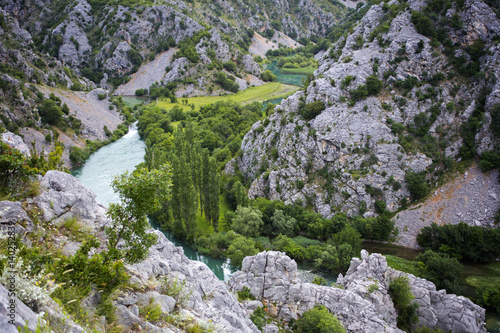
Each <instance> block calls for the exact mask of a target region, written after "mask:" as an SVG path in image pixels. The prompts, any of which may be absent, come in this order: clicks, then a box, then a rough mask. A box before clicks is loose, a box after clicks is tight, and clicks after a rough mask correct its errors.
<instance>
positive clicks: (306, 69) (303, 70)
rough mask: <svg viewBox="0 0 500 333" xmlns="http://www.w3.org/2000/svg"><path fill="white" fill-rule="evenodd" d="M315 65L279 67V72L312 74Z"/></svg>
mask: <svg viewBox="0 0 500 333" xmlns="http://www.w3.org/2000/svg"><path fill="white" fill-rule="evenodd" d="M317 69H318V68H317V67H304V68H281V72H282V73H285V74H304V75H307V74H312V73H314V71H315V70H317Z"/></svg>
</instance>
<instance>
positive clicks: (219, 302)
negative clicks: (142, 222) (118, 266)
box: [126, 231, 258, 332]
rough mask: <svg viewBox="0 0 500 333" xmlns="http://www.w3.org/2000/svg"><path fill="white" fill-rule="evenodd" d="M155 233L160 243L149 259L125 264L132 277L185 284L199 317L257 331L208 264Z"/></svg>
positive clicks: (235, 328)
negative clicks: (196, 259) (190, 256)
mask: <svg viewBox="0 0 500 333" xmlns="http://www.w3.org/2000/svg"><path fill="white" fill-rule="evenodd" d="M154 232H155V233H156V235H157V236H158V243H157V244H156V245H154V246H152V247H151V248H150V251H149V255H148V258H147V259H146V260H144V261H142V262H140V263H138V264H134V265H126V267H127V269H128V270H129V273H130V274H131V275H132V276H135V277H138V278H139V279H140V280H141V281H144V282H143V283H146V281H149V280H150V279H153V278H154V279H156V280H159V279H161V278H167V279H169V280H170V281H176V283H182V284H184V287H183V289H184V290H183V292H185V293H186V295H189V294H191V296H190V297H189V298H188V301H187V308H188V309H190V311H192V312H193V313H194V314H195V317H196V318H198V319H199V320H204V321H208V320H211V321H212V322H213V323H214V324H216V325H220V326H222V327H224V329H225V330H227V331H229V332H257V331H258V329H257V328H256V327H255V325H254V324H253V323H252V322H251V321H250V319H249V317H248V314H247V313H246V311H245V310H244V309H243V308H242V307H241V306H240V304H239V303H238V301H237V299H236V297H235V296H234V295H233V294H231V293H230V292H229V291H228V289H227V287H226V285H225V283H224V282H223V281H220V280H219V279H218V278H217V277H216V276H215V274H214V273H213V272H212V271H211V270H210V269H209V268H208V267H207V266H206V265H205V264H203V263H201V262H197V261H191V260H189V259H188V258H187V257H186V256H185V255H184V253H183V251H182V248H179V247H176V246H174V245H173V244H172V243H171V242H170V241H169V240H168V239H167V238H166V237H165V235H163V234H162V233H161V232H159V231H154Z"/></svg>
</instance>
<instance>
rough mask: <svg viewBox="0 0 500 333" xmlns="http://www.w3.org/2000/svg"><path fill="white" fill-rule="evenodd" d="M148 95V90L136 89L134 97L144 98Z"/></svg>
mask: <svg viewBox="0 0 500 333" xmlns="http://www.w3.org/2000/svg"><path fill="white" fill-rule="evenodd" d="M147 93H148V90H147V89H137V90H136V91H135V95H136V96H144V95H146V94H147Z"/></svg>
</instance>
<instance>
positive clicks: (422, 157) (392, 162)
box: [226, 1, 500, 231]
mask: <svg viewBox="0 0 500 333" xmlns="http://www.w3.org/2000/svg"><path fill="white" fill-rule="evenodd" d="M476 3H477V4H476ZM413 5H415V8H418V7H420V6H421V4H413V3H412V6H413ZM486 7H488V6H487V5H485V4H484V3H483V2H482V1H479V2H476V1H468V2H467V4H466V5H465V7H464V10H463V11H462V19H463V20H464V21H465V20H466V18H465V17H467V20H470V23H469V25H473V26H475V27H474V28H473V29H476V30H477V33H475V34H476V35H477V36H476V37H475V38H476V39H477V38H479V37H481V38H483V39H485V40H486V41H487V43H490V42H489V40H490V38H491V36H492V31H497V30H498V27H500V20H499V19H498V17H496V16H495V15H494V13H493V12H492V11H491V9H490V8H489V7H488V8H486ZM481 8H483V9H484V10H481ZM383 15H384V10H383V8H382V6H380V5H374V6H371V8H370V9H369V10H368V12H367V13H366V14H365V15H364V17H363V18H362V19H361V20H360V21H359V23H358V24H357V25H356V27H355V28H354V30H353V32H352V33H351V34H349V35H348V36H347V37H345V38H344V37H342V38H341V39H340V40H339V41H337V42H336V44H335V45H334V46H332V48H331V49H330V50H328V51H327V52H325V53H324V55H323V56H322V58H321V59H320V61H319V68H318V69H317V70H316V71H315V72H314V80H313V82H312V83H311V84H310V85H309V86H308V87H307V89H306V92H305V93H304V92H297V93H296V94H294V95H292V96H290V97H288V98H287V99H285V100H283V101H282V103H281V104H280V105H278V106H277V107H276V109H275V110H276V112H275V113H274V114H273V115H272V116H270V117H269V120H270V122H269V124H268V125H267V126H265V127H264V130H263V131H262V127H263V123H262V122H258V123H256V124H254V126H252V129H251V130H250V131H249V132H248V133H247V134H246V135H245V137H244V138H243V140H242V145H241V149H242V152H243V153H242V154H241V155H240V156H239V157H237V158H235V159H234V160H233V161H232V162H231V163H228V167H227V169H226V171H227V172H231V170H235V169H236V164H237V168H238V169H239V170H240V171H241V173H242V174H243V175H244V177H245V178H246V179H247V180H249V181H251V185H250V189H249V191H248V195H249V197H251V198H254V197H268V198H269V199H271V200H281V201H284V202H285V203H287V204H291V203H293V202H297V201H302V202H306V200H309V201H310V202H311V203H312V205H313V207H314V209H315V211H316V212H318V213H320V214H322V215H323V216H325V217H327V218H329V217H331V216H332V215H333V214H335V213H337V212H338V211H342V212H345V213H347V214H348V215H356V214H359V205H360V203H363V202H364V203H366V206H367V208H368V210H369V211H370V212H369V213H370V214H373V211H374V204H375V201H376V200H375V198H374V197H373V196H372V195H370V194H368V193H367V191H366V188H367V186H371V187H372V188H375V189H379V190H381V191H383V197H384V198H383V200H384V201H385V202H386V204H387V209H388V210H390V211H396V210H397V209H398V208H400V206H401V202H402V200H408V199H409V198H410V192H409V190H408V188H407V186H406V184H405V173H406V172H407V171H409V170H412V171H414V172H420V171H425V170H427V169H428V168H429V166H431V164H433V160H432V158H431V157H429V156H430V154H429V153H428V152H426V151H424V150H423V149H422V151H414V152H410V151H408V150H407V149H405V148H403V146H402V144H401V142H400V139H399V138H398V135H397V134H395V133H393V131H392V128H391V125H390V124H389V119H390V120H392V121H395V122H398V123H401V124H402V125H404V126H409V125H410V126H411V124H412V123H413V119H415V117H416V116H417V115H419V114H421V113H426V112H427V113H429V109H430V108H431V107H434V108H437V109H438V110H439V115H438V116H437V119H436V120H435V121H434V123H433V124H432V126H430V128H429V131H428V134H429V136H430V137H432V138H433V139H434V140H436V141H438V140H441V141H443V142H444V141H446V145H447V148H446V150H445V154H446V156H447V157H449V158H455V159H457V158H458V155H457V154H458V152H459V148H460V146H461V145H462V143H463V142H462V139H461V137H460V133H459V128H460V126H461V125H460V124H462V123H463V122H465V121H466V120H467V119H468V118H469V117H470V116H471V114H472V112H473V111H474V110H475V109H476V106H475V102H474V101H475V99H476V98H477V97H478V96H479V95H480V88H479V87H480V85H471V86H470V87H467V88H465V86H464V87H460V84H459V83H456V82H455V81H450V80H448V79H445V80H444V81H443V82H442V84H440V86H439V89H437V90H436V87H433V86H431V85H430V84H429V83H428V82H427V80H429V78H431V77H432V76H433V75H435V74H439V73H443V72H446V71H447V70H448V69H447V68H448V63H447V62H446V60H445V57H443V56H437V54H436V52H435V51H434V50H433V48H432V47H431V45H430V44H429V43H430V40H429V39H428V38H427V37H425V36H423V35H421V34H419V33H418V32H417V31H416V29H415V27H414V25H413V23H412V21H411V13H410V11H409V10H406V11H402V12H400V13H399V14H398V15H397V16H396V17H395V18H394V19H393V20H392V21H391V22H390V26H389V31H388V32H387V33H379V37H380V38H381V39H380V41H381V42H382V41H383V40H385V41H386V42H385V43H386V44H383V43H381V42H380V43H379V41H378V39H377V38H375V39H373V41H371V40H372V38H371V37H370V36H371V34H372V33H373V32H374V29H376V27H377V26H379V24H382V23H381V21H380V20H381V18H382V17H383ZM481 18H483V19H481ZM484 27H488V29H490V30H488V29H485V28H484ZM457 31H458V30H457ZM456 39H457V40H460V41H463V43H466V40H467V38H466V36H465V35H463V36H462V35H456ZM360 40H361V41H363V45H362V46H358V45H357V43H358V41H360ZM382 44H383V45H382ZM419 45H421V46H423V47H421V46H419ZM489 45H491V47H490V46H489ZM488 47H490V52H489V55H487V56H484V57H483V58H482V59H485V60H484V61H483V60H482V63H481V66H482V68H483V69H484V71H485V72H488V73H492V75H494V76H495V77H497V78H498V77H500V70H498V66H496V65H495V63H496V62H498V59H500V58H499V57H500V48H499V47H498V46H495V45H493V43H490V44H488ZM336 53H338V54H336ZM401 53H404V57H401V56H400V54H401ZM337 56H338V59H337ZM331 57H335V58H331ZM495 61H496V62H495ZM395 64H397V65H395ZM391 71H392V73H391ZM382 73H387V74H390V75H389V77H388V79H387V81H385V82H386V83H385V85H386V87H385V88H384V90H383V93H381V94H379V95H378V96H377V97H368V98H365V99H363V100H359V101H357V102H356V103H354V102H353V103H350V104H348V103H347V101H348V100H349V99H350V91H352V90H354V89H355V88H357V87H360V86H361V85H364V84H365V83H366V79H367V78H368V77H369V76H372V75H375V76H377V77H379V79H381V78H385V77H382ZM348 76H351V77H352V78H353V80H352V82H351V83H350V84H349V85H345V86H343V84H342V82H343V81H344V80H345V79H346V78H347V77H348ZM408 78H416V79H418V80H419V81H420V82H421V86H420V87H413V89H411V91H408V92H407V93H402V92H401V89H399V88H397V87H395V86H394V87H393V85H395V83H396V82H401V81H403V80H406V79H408ZM493 81H495V80H493ZM391 82H392V83H391ZM496 82H497V83H495V87H494V89H493V91H492V93H491V94H490V95H489V96H488V99H487V101H488V104H487V105H488V106H491V105H493V104H492V103H495V101H499V102H500V93H498V91H500V85H499V84H498V82H499V80H498V79H497V80H496ZM454 85H456V86H455V88H454ZM453 89H455V90H456V89H458V93H455V92H454V90H453ZM427 91H434V93H436V94H437V96H436V98H434V100H433V99H432V98H423V97H422V94H423V93H424V92H427ZM386 92H387V93H386ZM403 95H404V96H403ZM315 101H322V102H323V103H324V105H325V109H324V110H323V111H322V112H321V113H320V114H319V115H317V116H316V117H315V118H314V119H311V120H305V119H304V118H303V117H302V116H300V115H299V111H300V110H299V109H300V105H301V103H312V102H315ZM460 101H461V102H460ZM459 102H460V103H462V104H463V109H464V110H463V111H460V112H450V111H449V110H447V109H448V107H449V106H450V105H451V106H453V105H458V103H459ZM489 122H490V116H489V114H488V113H486V114H485V124H484V125H483V127H482V129H481V131H480V132H479V133H478V134H477V136H476V140H477V142H478V143H480V147H479V150H478V151H485V150H488V149H494V147H496V146H497V145H498V139H497V138H494V137H493V136H492V135H491V130H489V127H488V126H489ZM271 149H276V151H277V155H278V158H276V159H271V158H269V151H270V150H271ZM424 152H425V153H426V154H427V155H426V154H424ZM262 169H267V170H268V172H264V173H262ZM319 171H321V172H323V173H328V174H329V175H330V177H327V178H328V182H329V184H328V185H329V186H330V188H332V187H333V188H335V189H336V190H335V191H331V190H330V191H328V190H327V189H326V186H324V185H325V184H324V183H323V182H321V184H319V183H318V182H317V181H315V182H310V181H308V180H310V175H311V174H314V173H315V172H319ZM331 175H334V177H331ZM391 176H392V177H393V179H394V180H395V181H397V182H399V183H400V184H401V185H402V186H401V187H400V186H396V187H393V186H390V184H388V179H389V177H391ZM324 180H325V182H326V181H327V180H326V178H325V179H324ZM299 181H302V182H303V183H304V184H305V186H304V187H303V188H300V189H299V188H297V186H296V183H297V182H299ZM328 192H330V193H328ZM400 231H401V230H400Z"/></svg>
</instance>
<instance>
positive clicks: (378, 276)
mask: <svg viewBox="0 0 500 333" xmlns="http://www.w3.org/2000/svg"><path fill="white" fill-rule="evenodd" d="M400 276H406V277H408V279H409V285H410V287H411V292H412V293H413V295H414V296H415V302H416V303H418V304H419V307H418V309H417V314H418V316H419V322H418V323H417V325H421V326H426V327H430V328H432V327H437V328H440V329H442V330H444V331H445V332H450V331H451V332H471V333H475V332H486V328H485V323H484V319H485V309H483V308H481V307H480V306H478V305H476V304H474V303H473V302H472V301H471V300H469V299H467V298H465V297H463V296H457V295H454V294H447V293H446V291H445V290H436V286H435V285H434V283H432V282H430V281H427V280H425V279H421V278H418V277H415V276H414V275H412V274H407V273H403V272H400V271H397V270H394V269H392V268H388V266H387V261H386V259H385V257H384V256H382V255H381V254H378V253H374V254H371V255H368V252H366V251H365V250H362V251H361V259H359V258H353V259H352V260H351V266H350V267H349V270H348V271H347V273H346V276H345V277H343V278H342V277H340V278H339V279H338V280H337V283H339V284H343V285H344V286H345V287H346V289H347V290H354V291H356V292H358V293H363V289H362V288H363V287H361V288H360V286H362V285H363V283H370V282H371V283H373V281H377V284H378V286H379V288H378V291H376V292H375V293H377V292H379V291H382V292H383V293H385V294H387V291H388V288H389V283H390V282H391V281H393V280H394V279H396V278H398V277H400ZM364 292H366V289H364ZM389 301H390V299H389ZM374 304H375V305H376V306H377V307H379V308H383V306H382V305H379V304H377V303H376V302H374Z"/></svg>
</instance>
